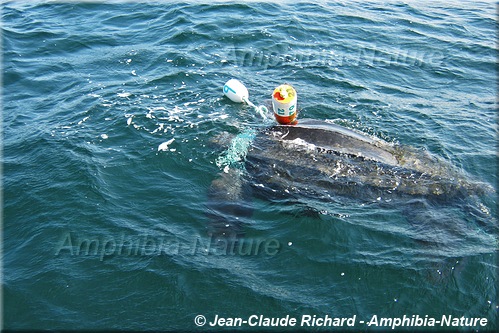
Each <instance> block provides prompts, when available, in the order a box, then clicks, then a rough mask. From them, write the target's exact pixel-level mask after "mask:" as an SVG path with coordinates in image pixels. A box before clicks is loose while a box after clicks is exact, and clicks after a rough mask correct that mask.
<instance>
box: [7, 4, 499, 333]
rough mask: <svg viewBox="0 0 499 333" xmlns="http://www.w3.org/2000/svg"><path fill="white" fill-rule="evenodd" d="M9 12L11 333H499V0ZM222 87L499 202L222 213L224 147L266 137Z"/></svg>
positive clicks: (350, 201)
mask: <svg viewBox="0 0 499 333" xmlns="http://www.w3.org/2000/svg"><path fill="white" fill-rule="evenodd" d="M1 15H2V51H3V52H2V55H3V59H2V68H3V78H2V80H3V83H2V87H3V89H2V104H3V112H2V130H3V141H2V142H3V157H2V164H3V178H2V185H3V186H2V187H3V226H2V231H3V239H2V245H3V257H2V264H3V276H2V289H3V327H4V328H5V329H11V330H26V329H28V330H29V329H58V330H104V329H107V330H160V331H179V330H186V331H196V330H205V329H211V330H224V329H225V328H224V327H211V326H209V325H208V324H206V325H205V326H204V327H198V326H197V325H196V323H197V324H200V322H199V320H200V319H199V318H200V317H198V319H197V320H198V321H197V322H196V320H195V318H196V316H198V315H203V316H205V318H206V319H207V320H208V321H212V320H213V319H214V318H215V315H218V316H220V317H240V318H246V319H247V318H249V317H250V316H251V315H263V316H265V317H268V318H281V317H286V316H287V315H289V316H290V317H294V318H298V319H299V318H302V316H305V315H309V316H314V315H315V316H316V317H320V318H323V317H325V316H326V315H328V316H330V317H345V318H346V317H348V318H350V317H353V316H354V315H355V316H356V325H355V327H353V328H354V329H355V330H357V331H365V330H375V329H376V328H378V329H386V327H376V325H373V326H368V325H366V324H365V323H364V324H362V323H360V321H365V322H366V323H367V322H369V321H370V319H371V318H372V317H373V316H374V315H376V316H378V317H379V318H381V317H384V318H402V317H403V316H404V315H406V316H416V315H417V316H420V317H423V318H424V317H425V316H428V317H429V318H438V319H440V318H441V317H442V316H453V317H458V318H460V317H462V316H464V317H466V318H485V319H487V325H486V326H484V327H481V326H475V327H451V328H453V329H460V330H464V331H469V330H471V329H476V330H479V331H494V330H497V329H498V328H499V325H498V308H499V301H498V297H497V285H498V281H497V278H498V277H497V272H498V270H497V269H498V264H497V254H498V247H497V227H496V223H497V219H496V216H497V199H496V193H495V190H496V189H497V109H496V97H495V94H496V91H497V85H496V75H497V73H496V71H497V62H496V55H497V49H496V44H495V42H496V32H497V27H498V26H497V24H498V23H497V18H496V4H495V3H494V2H492V1H490V2H489V1H485V2H484V1H478V2H460V1H445V2H443V1H437V2H431V3H427V2H423V1H388V2H385V1H383V2H381V1H367V2H364V1H363V2H360V1H342V2H327V3H326V2H324V3H323V2H319V3H318V4H313V3H304V2H283V3H272V2H269V3H265V2H241V3H231V2H228V3H225V2H214V3H208V2H191V3H180V2H114V3H105V2H93V3H90V2H67V3H64V2H48V1H47V2H39V1H34V2H26V1H25V2H16V1H10V2H9V1H8V2H5V3H3V4H2V14H1ZM230 78H237V79H239V80H241V81H242V82H243V83H244V84H245V85H246V87H248V89H249V91H250V99H251V100H252V101H253V102H254V103H255V104H268V102H269V100H270V95H271V92H272V90H273V89H274V88H275V87H276V86H278V85H279V84H281V83H285V82H287V83H289V84H292V85H293V86H294V87H295V89H296V90H297V92H298V106H299V110H300V113H299V117H300V118H313V119H320V120H327V121H330V122H333V123H336V124H339V125H342V126H345V127H347V128H351V129H354V130H356V131H361V132H363V133H366V134H367V135H369V136H372V137H376V138H379V139H382V140H385V141H387V142H390V143H393V144H394V145H406V146H412V147H414V148H415V149H418V150H420V151H426V152H428V153H430V154H432V155H434V156H437V157H438V158H440V159H442V160H445V161H446V163H449V164H451V165H453V166H454V167H455V168H456V169H457V170H459V172H460V173H461V174H462V175H463V177H465V178H466V179H471V180H473V181H475V182H479V183H481V184H483V186H484V187H487V188H492V189H493V190H494V191H485V192H484V193H472V194H470V195H469V196H466V197H465V198H461V199H459V200H454V199H452V200H451V199H449V200H446V199H445V198H444V199H443V200H439V201H438V202H435V201H432V200H427V199H426V198H424V197H403V198H399V199H397V200H395V201H393V202H391V201H390V199H386V198H385V197H384V196H380V197H379V198H376V199H374V200H370V199H365V198H363V197H362V195H356V196H353V197H352V196H350V197H349V196H344V195H337V194H336V193H334V192H328V193H327V195H328V196H327V198H326V199H324V196H321V197H319V196H316V197H314V196H313V195H303V196H300V195H295V196H294V197H293V200H292V201H291V200H290V199H288V198H287V196H286V193H281V196H280V197H279V198H277V199H276V198H269V197H266V196H265V195H264V194H263V195H262V194H261V193H258V191H257V190H258V188H259V187H265V186H266V184H246V185H248V186H250V187H253V190H252V191H247V192H245V193H244V194H245V195H246V197H245V201H244V202H241V201H238V202H235V203H236V204H235V205H234V206H236V207H229V208H230V211H229V210H224V209H220V210H217V209H215V210H214V209H213V207H212V206H210V204H209V201H210V189H211V188H213V184H219V185H220V186H222V187H223V186H225V185H224V184H227V183H224V181H225V180H224V175H231V173H225V172H224V166H223V165H222V166H221V165H220V164H218V165H217V163H216V162H217V160H219V159H220V157H221V156H226V155H224V154H226V153H225V151H226V149H227V148H228V147H229V143H228V141H224V140H221V139H220V138H221V137H230V136H235V135H238V134H240V133H245V131H247V130H248V129H254V130H259V129H261V128H263V127H265V126H267V125H268V124H269V122H263V121H262V119H261V118H260V117H259V116H258V115H257V114H255V113H254V112H253V110H252V109H251V108H249V107H248V106H245V105H241V104H236V103H233V102H231V101H230V100H228V99H227V98H225V97H224V96H223V93H222V87H223V84H224V83H225V82H226V81H227V80H229V79H230ZM270 123H271V121H270ZM162 143H167V144H166V145H163V146H161V147H162V148H164V149H160V150H159V149H158V147H160V145H161V144H162ZM165 146H167V147H165ZM243 155H244V154H243ZM243 155H241V156H243ZM241 172H244V170H243V171H241ZM226 178H227V177H226ZM247 179H248V178H247V177H239V176H238V175H235V176H234V177H232V179H231V181H233V182H234V181H235V182H244V181H246V180H247ZM217 182H218V183H217ZM241 188H244V187H241ZM239 194H240V193H239ZM239 194H238V193H235V194H234V196H237V195H239ZM238 198H239V197H238ZM229 204H230V202H229ZM214 220H215V221H226V220H231V221H234V220H235V221H237V225H238V227H240V230H238V231H240V232H241V233H242V234H243V235H244V236H243V237H242V239H241V240H240V242H238V243H237V246H235V247H234V248H225V247H223V243H222V244H220V243H216V242H213V239H212V238H210V236H209V235H210V233H209V230H210V227H211V226H213V222H214ZM220 245H222V246H220ZM251 328H252V327H249V325H247V324H246V325H244V324H243V325H242V326H241V327H237V328H236V329H241V330H248V329H251ZM264 328H265V327H264ZM419 328H420V329H431V328H433V329H436V330H440V331H441V330H442V327H439V326H437V327H429V328H428V327H419ZM232 329H233V328H232ZM253 329H258V330H262V329H263V328H262V327H253ZM266 329H269V328H266ZM270 329H271V330H272V329H284V330H296V329H306V330H320V329H321V327H299V326H295V327H280V328H279V327H273V328H270ZM328 329H339V330H342V329H346V327H339V328H338V327H330V328H328ZM389 329H390V330H391V327H390V328H389ZM411 329H412V328H411Z"/></svg>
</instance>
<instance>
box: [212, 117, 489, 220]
mask: <svg viewBox="0 0 499 333" xmlns="http://www.w3.org/2000/svg"><path fill="white" fill-rule="evenodd" d="M217 164H218V165H219V166H220V167H222V168H223V169H224V172H222V173H221V174H220V177H218V178H217V179H215V180H214V181H213V182H212V185H211V188H210V203H209V206H210V208H212V211H219V212H222V214H221V215H224V216H236V217H237V216H250V215H251V207H250V204H248V202H249V199H248V198H249V197H252V196H258V197H263V198H265V199H267V200H274V199H279V198H290V197H293V198H294V199H296V200H297V201H299V200H300V198H304V197H309V198H313V199H316V200H323V201H324V200H326V201H327V200H330V198H331V197H338V196H341V197H348V198H353V199H355V200H360V201H362V202H376V201H382V202H389V201H392V200H394V201H396V200H399V199H400V198H405V199H407V198H410V199H411V198H412V199H413V198H417V197H418V198H421V197H424V198H425V199H427V200H431V201H434V202H440V203H445V202H450V201H453V200H459V199H461V198H466V197H469V196H476V195H482V194H485V193H487V192H493V189H492V188H491V187H490V186H489V185H487V184H484V183H480V182H475V181H472V180H471V179H470V177H468V176H466V175H465V174H464V173H463V172H462V171H460V170H458V169H456V168H454V167H453V166H452V165H450V164H449V163H447V162H446V161H444V160H442V159H440V158H437V157H435V156H432V155H430V154H429V153H427V152H424V151H419V150H416V149H414V148H411V147H404V146H399V145H395V144H390V143H387V142H385V141H383V140H380V139H376V138H372V137H369V136H367V135H364V134H361V133H358V132H356V131H353V130H350V129H347V128H345V127H342V126H338V125H335V124H331V123H328V122H325V121H319V120H311V119H303V120H300V122H299V123H298V124H296V125H292V126H290V125H275V126H271V127H268V128H265V129H263V130H261V131H259V132H257V131H255V130H248V131H246V132H243V133H241V134H240V135H238V136H236V137H235V138H233V140H232V142H231V145H230V146H229V149H228V150H227V151H226V152H225V153H224V154H223V155H222V156H221V157H220V158H219V160H218V161H217ZM219 218H220V217H219ZM228 225H229V224H225V226H228ZM236 229H237V228H236Z"/></svg>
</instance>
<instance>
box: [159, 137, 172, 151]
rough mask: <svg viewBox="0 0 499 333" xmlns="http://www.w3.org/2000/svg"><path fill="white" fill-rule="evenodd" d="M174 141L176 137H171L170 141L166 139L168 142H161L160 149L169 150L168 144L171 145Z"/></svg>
mask: <svg viewBox="0 0 499 333" xmlns="http://www.w3.org/2000/svg"><path fill="white" fill-rule="evenodd" d="M173 141H175V138H173V139H170V140H168V141H166V142H163V143H162V144H160V145H159V146H158V151H167V150H168V146H169V145H170V144H172V142H173Z"/></svg>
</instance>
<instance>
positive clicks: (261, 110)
mask: <svg viewBox="0 0 499 333" xmlns="http://www.w3.org/2000/svg"><path fill="white" fill-rule="evenodd" d="M243 102H245V103H246V104H248V105H249V106H251V107H252V108H253V109H255V111H256V112H257V113H258V114H259V115H260V116H261V117H262V118H263V119H267V116H266V115H265V113H267V112H269V110H268V109H267V107H266V106H263V105H261V106H256V105H255V104H253V103H252V102H251V101H250V100H249V99H247V98H245V97H243Z"/></svg>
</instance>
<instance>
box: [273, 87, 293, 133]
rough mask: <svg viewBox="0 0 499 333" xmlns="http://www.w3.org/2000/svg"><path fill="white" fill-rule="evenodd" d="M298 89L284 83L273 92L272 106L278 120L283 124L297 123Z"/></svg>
mask: <svg viewBox="0 0 499 333" xmlns="http://www.w3.org/2000/svg"><path fill="white" fill-rule="evenodd" d="M296 102H297V95H296V90H295V89H294V88H293V87H292V86H290V85H289V84H282V85H280V86H279V87H277V88H275V89H274V92H273V93H272V107H273V109H274V116H275V119H276V120H277V122H278V123H279V124H281V125H294V124H296V123H297V120H296V114H297V106H296Z"/></svg>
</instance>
